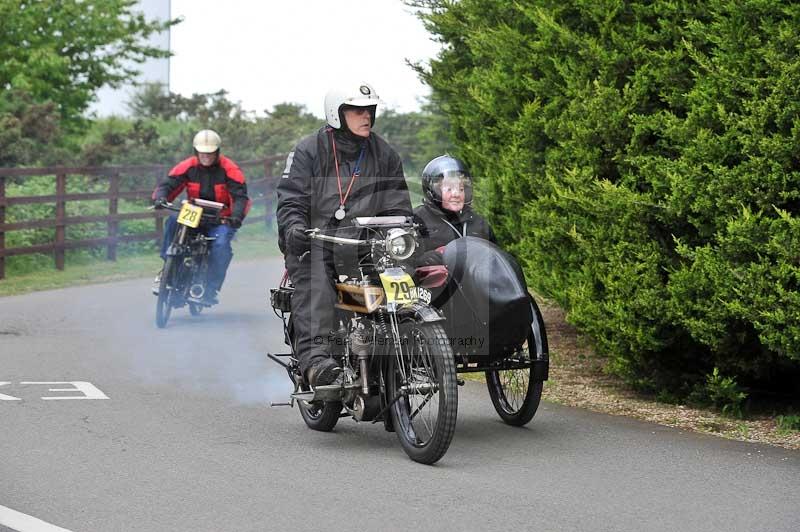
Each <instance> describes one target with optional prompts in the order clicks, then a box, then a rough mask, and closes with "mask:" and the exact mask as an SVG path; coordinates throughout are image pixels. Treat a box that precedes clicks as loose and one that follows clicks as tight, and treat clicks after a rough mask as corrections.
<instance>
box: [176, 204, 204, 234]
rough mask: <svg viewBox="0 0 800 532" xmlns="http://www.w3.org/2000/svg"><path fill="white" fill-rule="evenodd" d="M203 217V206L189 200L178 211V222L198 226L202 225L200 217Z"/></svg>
mask: <svg viewBox="0 0 800 532" xmlns="http://www.w3.org/2000/svg"><path fill="white" fill-rule="evenodd" d="M202 217H203V208H202V207H198V206H197V205H192V204H191V203H188V202H187V203H184V204H183V207H181V211H180V212H179V213H178V223H179V224H183V225H186V226H189V227H194V228H196V227H197V226H198V225H200V219H201V218H202Z"/></svg>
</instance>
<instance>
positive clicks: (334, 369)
mask: <svg viewBox="0 0 800 532" xmlns="http://www.w3.org/2000/svg"><path fill="white" fill-rule="evenodd" d="M341 377H342V368H340V367H339V364H337V363H336V361H335V360H334V359H332V358H322V359H320V360H318V361H316V362H314V364H313V365H312V366H311V367H310V368H309V369H308V371H306V381H308V384H309V385H311V387H312V388H316V387H317V386H327V385H329V384H336V383H337V381H340V380H341Z"/></svg>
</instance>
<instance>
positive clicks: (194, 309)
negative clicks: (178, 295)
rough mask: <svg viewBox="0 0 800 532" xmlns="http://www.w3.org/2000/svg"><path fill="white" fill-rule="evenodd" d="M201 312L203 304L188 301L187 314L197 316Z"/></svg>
mask: <svg viewBox="0 0 800 532" xmlns="http://www.w3.org/2000/svg"><path fill="white" fill-rule="evenodd" d="M201 312H203V305H201V304H199V303H189V314H191V315H192V316H199V315H200V313H201Z"/></svg>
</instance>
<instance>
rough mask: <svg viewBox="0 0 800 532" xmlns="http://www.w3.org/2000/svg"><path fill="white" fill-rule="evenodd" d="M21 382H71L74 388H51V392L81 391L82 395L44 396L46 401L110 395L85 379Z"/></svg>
mask: <svg viewBox="0 0 800 532" xmlns="http://www.w3.org/2000/svg"><path fill="white" fill-rule="evenodd" d="M20 384H69V385H70V386H72V388H50V389H49V390H47V391H49V392H80V393H82V394H83V395H81V396H76V395H73V396H66V397H42V399H43V400H44V401H58V400H65V399H108V396H107V395H106V394H104V393H103V392H101V391H100V390H99V389H98V388H97V386H95V385H94V384H92V383H91V382H85V381H62V382H59V381H56V382H31V381H28V382H20Z"/></svg>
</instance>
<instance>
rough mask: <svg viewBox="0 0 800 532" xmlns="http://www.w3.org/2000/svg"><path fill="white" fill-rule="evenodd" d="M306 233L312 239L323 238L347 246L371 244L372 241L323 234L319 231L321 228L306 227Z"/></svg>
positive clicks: (324, 240)
mask: <svg viewBox="0 0 800 532" xmlns="http://www.w3.org/2000/svg"><path fill="white" fill-rule="evenodd" d="M306 235H308V238H310V239H311V240H321V241H323V242H332V243H334V244H341V245H345V246H359V245H363V244H369V243H370V242H371V241H370V240H359V239H357V238H344V237H340V236H330V235H323V234H321V233H320V232H319V229H306Z"/></svg>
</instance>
